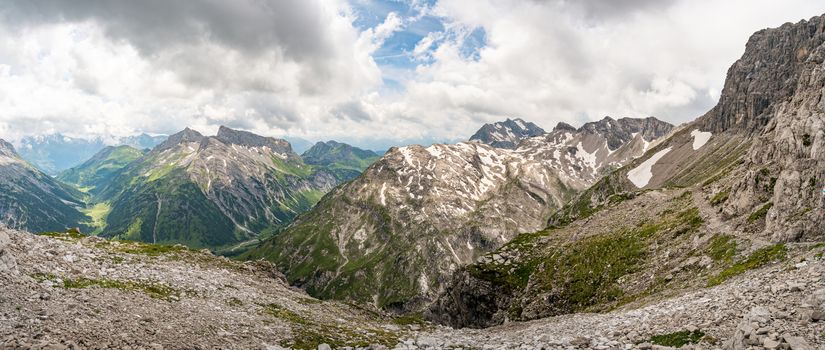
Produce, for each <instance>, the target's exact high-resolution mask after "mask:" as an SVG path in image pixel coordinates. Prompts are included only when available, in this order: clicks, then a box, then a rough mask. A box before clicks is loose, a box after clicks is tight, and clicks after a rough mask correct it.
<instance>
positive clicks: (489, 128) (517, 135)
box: [470, 118, 546, 149]
mask: <svg viewBox="0 0 825 350" xmlns="http://www.w3.org/2000/svg"><path fill="white" fill-rule="evenodd" d="M545 133H546V132H545V131H544V129H542V128H540V127H539V126H538V125H536V124H533V123H531V122H526V121H524V120H522V119H520V118H516V119H509V118H508V119H507V120H505V121H501V122H496V123H493V124H484V126H482V127H481V129H479V130H478V131H477V132H476V133H475V134H473V136H472V137H470V141H479V142H481V143H486V144H488V145H490V146H493V147H497V148H510V149H514V148H516V147H517V146H518V144H519V142H521V140H524V139H526V138H529V137H534V136H539V135H544V134H545Z"/></svg>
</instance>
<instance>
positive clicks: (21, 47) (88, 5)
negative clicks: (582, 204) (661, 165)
mask: <svg viewBox="0 0 825 350" xmlns="http://www.w3.org/2000/svg"><path fill="white" fill-rule="evenodd" d="M822 13H825V2H823V1H821V0H786V1H781V2H778V1H772V0H726V1H718V0H576V1H571V0H522V1H515V0H409V1H394V0H349V1H345V0H234V1H225V0H192V1H168V0H141V1H136V0H74V1H61V0H0V137H2V138H5V139H10V140H17V139H19V138H21V137H23V136H27V135H38V134H49V133H63V134H65V135H69V136H75V137H86V138H88V137H97V136H104V137H108V136H126V135H130V134H135V133H140V132H148V133H159V134H170V133H174V132H176V131H179V130H181V129H183V128H184V127H186V126H191V127H193V128H195V129H197V130H200V131H202V132H204V133H206V134H213V133H214V132H216V130H217V128H218V126H219V125H227V126H230V127H235V128H240V129H246V130H250V131H254V132H257V133H260V134H264V135H268V136H292V137H302V138H305V139H308V140H313V141H316V140H326V139H337V140H343V141H347V142H351V143H354V144H357V145H361V146H365V147H371V148H377V149H380V148H386V147H387V146H389V145H392V144H406V143H431V142H445V141H455V140H460V139H465V138H467V137H468V136H469V135H471V134H472V133H473V132H474V131H475V130H476V129H477V128H478V127H479V126H481V124H483V123H485V122H492V121H497V120H501V119H504V118H506V117H521V118H523V119H526V120H530V121H533V122H536V123H537V124H539V125H541V126H543V127H545V128H547V129H550V128H552V127H553V126H554V125H555V124H556V123H557V122H560V121H564V122H568V123H570V124H573V125H579V124H581V123H583V122H586V121H590V120H596V119H601V118H602V117H604V116H605V115H610V116H613V117H624V116H633V117H645V116H651V115H652V116H656V117H658V118H660V119H663V120H667V121H670V122H673V123H681V122H685V121H688V120H691V119H693V118H695V117H697V116H699V115H701V114H702V113H703V112H705V111H706V110H708V109H709V108H710V107H711V106H712V105H713V104H714V103H715V101H716V100H717V99H718V97H719V91H720V89H721V87H722V84H723V82H724V74H725V71H726V70H727V67H728V66H730V64H731V63H733V61H734V60H736V58H738V57H739V56H740V55H741V54H742V52H743V51H744V45H745V42H746V40H747V38H748V36H749V35H750V34H751V33H753V32H754V31H756V30H759V29H762V28H766V27H774V26H778V25H781V24H782V23H785V22H789V21H790V22H797V21H799V20H801V19H806V18H810V17H812V16H815V15H819V14H822Z"/></svg>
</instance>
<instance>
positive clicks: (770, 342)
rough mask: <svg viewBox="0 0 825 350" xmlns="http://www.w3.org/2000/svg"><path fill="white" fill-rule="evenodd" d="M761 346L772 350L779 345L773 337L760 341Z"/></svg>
mask: <svg viewBox="0 0 825 350" xmlns="http://www.w3.org/2000/svg"><path fill="white" fill-rule="evenodd" d="M762 346H764V347H765V348H766V349H771V350H772V349H776V348H778V347H779V342H778V341H776V340H773V339H765V341H764V342H763V343H762Z"/></svg>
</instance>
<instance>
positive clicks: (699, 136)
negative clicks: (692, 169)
mask: <svg viewBox="0 0 825 350" xmlns="http://www.w3.org/2000/svg"><path fill="white" fill-rule="evenodd" d="M690 136H693V150H694V151H695V150H698V149H700V148H702V146H704V145H705V144H706V143H708V140H710V137H711V136H713V134H712V133H710V132H708V131H699V129H696V130H693V131H691V132H690Z"/></svg>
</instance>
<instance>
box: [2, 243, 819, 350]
mask: <svg viewBox="0 0 825 350" xmlns="http://www.w3.org/2000/svg"><path fill="white" fill-rule="evenodd" d="M823 251H825V247H820V246H816V245H799V246H792V247H789V252H790V256H791V258H789V259H787V260H785V261H784V262H782V263H777V264H773V265H771V266H768V267H765V268H762V269H760V270H753V271H749V272H747V273H745V274H743V275H741V276H738V277H736V278H733V279H732V280H730V281H729V282H727V283H725V284H723V285H721V286H717V287H714V288H704V289H698V290H693V291H688V292H685V293H683V294H681V295H678V296H676V297H673V298H670V299H664V300H659V301H652V302H649V303H647V304H646V305H644V306H638V305H635V306H626V307H624V308H621V309H618V310H614V311H612V312H610V313H605V314H573V315H565V316H558V317H553V318H547V319H541V320H537V321H532V322H524V323H506V324H504V325H502V326H498V327H494V328H488V329H483V330H476V329H461V330H454V329H450V328H446V327H440V326H434V325H430V324H426V323H423V322H420V321H419V320H417V319H415V318H410V317H402V318H393V317H390V316H388V315H385V314H382V313H379V312H375V311H371V310H367V309H364V308H361V307H358V306H354V305H346V304H342V303H338V302H327V301H319V300H316V299H313V298H311V297H309V296H307V295H306V294H305V293H304V292H302V291H300V290H296V289H294V288H291V287H289V286H288V285H286V283H285V282H284V281H283V279H282V277H281V275H280V274H279V273H278V272H277V271H275V270H274V269H273V268H272V267H271V266H270V265H268V264H263V263H240V262H235V261H230V260H227V259H225V258H219V257H215V256H212V255H211V254H209V253H208V252H198V251H190V250H187V249H185V248H182V247H163V246H155V245H145V244H137V243H124V242H110V241H105V240H102V239H99V238H95V237H83V236H80V235H76V234H59V235H52V237H49V236H35V235H32V234H29V233H25V232H19V231H13V230H5V229H0V348H2V349H85V348H92V349H105V348H123V349H127V348H130V349H161V348H165V349H190V348H201V349H211V348H225V349H250V348H253V349H258V348H260V349H280V348H284V347H292V348H304V349H306V348H316V347H318V345H319V344H328V345H330V346H331V347H339V348H342V347H346V346H352V347H361V348H368V347H369V348H373V349H386V348H390V349H391V348H398V349H435V348H464V349H498V348H507V349H541V348H545V349H556V348H558V349H575V348H579V349H586V348H592V349H655V348H662V346H661V345H655V344H654V343H660V344H662V343H664V344H668V343H670V344H671V345H674V344H677V345H678V344H679V339H693V340H695V341H696V342H697V343H696V344H692V345H686V346H684V348H695V349H717V348H721V349H762V348H767V349H793V350H800V349H822V348H825V322H822V321H821V320H823V319H825V279H823V276H825V275H824V274H823V272H825V265H823V263H822V260H821V257H822V254H821V253H822V252H823ZM674 342H675V343H674ZM320 348H325V346H324V345H321V347H320Z"/></svg>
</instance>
